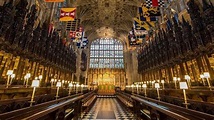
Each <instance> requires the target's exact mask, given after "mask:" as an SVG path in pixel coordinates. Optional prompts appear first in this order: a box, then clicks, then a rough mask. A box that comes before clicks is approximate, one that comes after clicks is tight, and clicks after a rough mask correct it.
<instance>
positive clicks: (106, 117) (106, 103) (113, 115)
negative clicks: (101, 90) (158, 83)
mask: <svg viewBox="0 0 214 120" xmlns="http://www.w3.org/2000/svg"><path fill="white" fill-rule="evenodd" d="M81 117H82V118H81V119H82V120H94V119H95V120H99V119H101V120H134V115H133V114H132V113H130V112H129V111H127V110H126V109H125V108H124V107H121V106H120V104H119V103H118V101H117V100H116V98H97V101H96V103H95V104H94V106H93V107H92V109H91V110H90V111H89V112H87V113H83V114H82V116H81Z"/></svg>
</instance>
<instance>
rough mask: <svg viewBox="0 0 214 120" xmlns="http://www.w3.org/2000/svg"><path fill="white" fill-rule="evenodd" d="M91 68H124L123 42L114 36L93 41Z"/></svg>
mask: <svg viewBox="0 0 214 120" xmlns="http://www.w3.org/2000/svg"><path fill="white" fill-rule="evenodd" d="M90 68H124V62H123V44H122V43H121V41H119V40H116V39H113V38H101V39H97V40H95V41H93V42H92V44H91V50H90Z"/></svg>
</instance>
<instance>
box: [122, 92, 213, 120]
mask: <svg viewBox="0 0 214 120" xmlns="http://www.w3.org/2000/svg"><path fill="white" fill-rule="evenodd" d="M122 94H123V95H126V96H128V97H130V96H131V98H132V99H133V100H134V102H133V105H134V106H133V108H134V109H133V110H134V112H135V114H137V116H138V117H140V118H144V119H160V120H165V119H166V120H167V119H179V120H214V115H210V114H206V113H202V112H199V111H195V110H191V109H186V108H183V107H180V106H176V105H173V104H169V103H166V102H162V101H159V100H155V99H151V98H147V97H143V96H140V95H137V94H133V95H130V94H127V93H122Z"/></svg>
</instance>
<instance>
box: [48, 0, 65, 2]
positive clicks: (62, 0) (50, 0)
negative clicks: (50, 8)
mask: <svg viewBox="0 0 214 120" xmlns="http://www.w3.org/2000/svg"><path fill="white" fill-rule="evenodd" d="M45 2H65V0H45Z"/></svg>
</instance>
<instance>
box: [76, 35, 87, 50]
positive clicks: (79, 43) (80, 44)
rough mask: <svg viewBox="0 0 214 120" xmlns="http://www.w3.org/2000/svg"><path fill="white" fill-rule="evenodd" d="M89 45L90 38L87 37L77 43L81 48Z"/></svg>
mask: <svg viewBox="0 0 214 120" xmlns="http://www.w3.org/2000/svg"><path fill="white" fill-rule="evenodd" d="M87 45H88V39H87V38H86V37H84V38H82V39H81V40H80V41H78V42H77V43H76V46H77V47H78V48H81V49H85V48H86V47H87Z"/></svg>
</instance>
